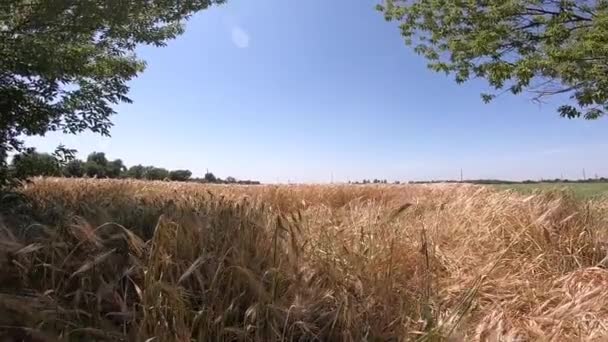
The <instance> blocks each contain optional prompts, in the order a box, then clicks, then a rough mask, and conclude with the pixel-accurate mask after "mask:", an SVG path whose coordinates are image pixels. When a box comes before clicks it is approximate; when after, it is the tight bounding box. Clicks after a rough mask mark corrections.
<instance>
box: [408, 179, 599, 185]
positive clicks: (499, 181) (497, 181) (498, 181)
mask: <svg viewBox="0 0 608 342" xmlns="http://www.w3.org/2000/svg"><path fill="white" fill-rule="evenodd" d="M606 182H608V178H605V177H598V178H587V179H565V178H564V179H562V178H555V179H541V180H531V179H528V180H524V181H509V180H502V179H469V180H463V181H459V180H431V181H410V182H408V183H409V184H433V183H465V184H480V185H485V184H539V183H606Z"/></svg>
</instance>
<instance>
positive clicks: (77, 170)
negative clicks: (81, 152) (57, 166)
mask: <svg viewBox="0 0 608 342" xmlns="http://www.w3.org/2000/svg"><path fill="white" fill-rule="evenodd" d="M84 173H85V163H84V162H83V161H82V160H78V159H74V160H72V161H70V162H68V163H67V164H66V165H65V166H64V167H63V175H64V176H66V177H76V178H78V177H82V176H84Z"/></svg>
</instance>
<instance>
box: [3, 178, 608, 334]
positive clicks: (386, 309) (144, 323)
mask: <svg viewBox="0 0 608 342" xmlns="http://www.w3.org/2000/svg"><path fill="white" fill-rule="evenodd" d="M607 214H608V201H605V200H602V199H591V200H583V199H579V198H577V197H576V196H574V195H573V194H572V193H569V192H559V191H553V192H548V193H534V194H521V193H518V192H514V191H499V190H496V189H494V188H489V187H482V186H474V185H456V184H453V185H442V184H436V185H366V186H354V185H297V186H296V185H279V186H272V185H264V186H236V185H230V186H228V185H201V184H189V183H174V182H144V181H132V180H95V179H62V178H46V179H35V180H34V181H33V182H32V183H30V184H27V185H25V186H23V187H22V188H21V189H20V190H19V191H18V193H17V194H12V195H6V196H5V197H3V198H2V216H1V221H0V234H1V235H0V237H1V238H0V245H1V247H0V267H1V268H0V270H1V271H0V336H3V334H4V336H6V337H3V338H0V340H1V341H12V340H11V339H10V338H9V337H8V336H11V337H12V338H15V336H17V339H14V340H15V341H21V340H27V341H120V340H124V341H409V340H419V341H538V340H542V341H580V340H590V341H591V340H595V341H604V340H606V339H608V291H606V288H607V286H608V270H606V265H607V264H608V262H607V260H608V259H607V258H606V256H607V252H608V245H607V243H606V241H607V240H606V235H607V228H608V215H607ZM19 338H20V339H19Z"/></svg>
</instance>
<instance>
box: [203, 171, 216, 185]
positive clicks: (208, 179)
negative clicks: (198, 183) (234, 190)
mask: <svg viewBox="0 0 608 342" xmlns="http://www.w3.org/2000/svg"><path fill="white" fill-rule="evenodd" d="M205 181H206V182H207V183H216V182H217V178H216V177H215V175H214V174H213V173H211V172H207V173H205Z"/></svg>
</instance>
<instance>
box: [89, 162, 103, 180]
mask: <svg viewBox="0 0 608 342" xmlns="http://www.w3.org/2000/svg"><path fill="white" fill-rule="evenodd" d="M84 173H85V175H87V176H89V177H96V178H106V177H107V175H106V168H105V167H104V166H101V165H99V164H97V163H92V162H86V163H85V164H84Z"/></svg>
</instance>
